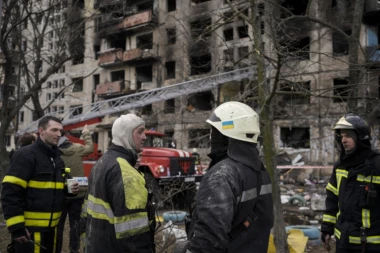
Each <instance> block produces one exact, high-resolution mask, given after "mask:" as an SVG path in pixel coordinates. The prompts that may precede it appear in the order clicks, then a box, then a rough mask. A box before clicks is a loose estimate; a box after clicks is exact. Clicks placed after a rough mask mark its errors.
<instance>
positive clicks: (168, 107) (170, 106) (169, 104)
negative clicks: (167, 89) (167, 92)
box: [164, 98, 175, 113]
mask: <svg viewBox="0 0 380 253" xmlns="http://www.w3.org/2000/svg"><path fill="white" fill-rule="evenodd" d="M174 112H175V99H174V98H173V99H169V100H165V105H164V113H174Z"/></svg>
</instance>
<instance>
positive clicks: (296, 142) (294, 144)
mask: <svg viewBox="0 0 380 253" xmlns="http://www.w3.org/2000/svg"><path fill="white" fill-rule="evenodd" d="M280 138H281V145H280V146H281V147H283V148H310V128H309V127H281V137H280Z"/></svg>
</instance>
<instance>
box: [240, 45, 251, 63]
mask: <svg viewBox="0 0 380 253" xmlns="http://www.w3.org/2000/svg"><path fill="white" fill-rule="evenodd" d="M238 53H239V60H241V59H248V56H249V48H248V47H239V48H238Z"/></svg>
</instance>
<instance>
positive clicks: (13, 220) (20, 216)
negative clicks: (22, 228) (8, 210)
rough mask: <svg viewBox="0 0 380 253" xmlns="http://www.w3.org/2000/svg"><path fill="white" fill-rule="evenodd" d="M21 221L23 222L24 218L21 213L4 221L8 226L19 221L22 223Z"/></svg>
mask: <svg viewBox="0 0 380 253" xmlns="http://www.w3.org/2000/svg"><path fill="white" fill-rule="evenodd" d="M23 222H25V218H24V216H22V215H19V216H14V217H12V218H9V219H7V221H6V223H7V227H10V226H13V225H16V224H19V223H23Z"/></svg>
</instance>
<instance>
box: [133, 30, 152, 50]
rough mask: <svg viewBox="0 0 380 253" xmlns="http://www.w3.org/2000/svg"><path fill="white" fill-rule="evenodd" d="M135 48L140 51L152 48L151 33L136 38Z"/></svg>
mask: <svg viewBox="0 0 380 253" xmlns="http://www.w3.org/2000/svg"><path fill="white" fill-rule="evenodd" d="M136 44H137V48H140V49H141V50H144V49H152V48H153V33H148V34H144V35H140V36H137V37H136Z"/></svg>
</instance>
